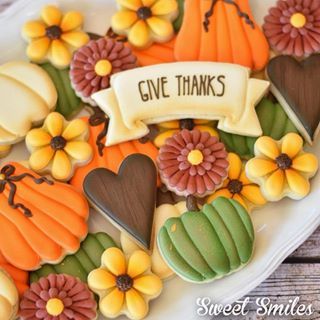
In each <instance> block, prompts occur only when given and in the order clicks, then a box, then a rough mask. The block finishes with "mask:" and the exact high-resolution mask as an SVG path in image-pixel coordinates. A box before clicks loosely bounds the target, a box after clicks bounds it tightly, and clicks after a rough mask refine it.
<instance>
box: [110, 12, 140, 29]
mask: <svg viewBox="0 0 320 320" xmlns="http://www.w3.org/2000/svg"><path fill="white" fill-rule="evenodd" d="M137 20H138V16H137V14H136V12H134V11H129V10H124V11H118V12H117V13H116V14H114V15H113V16H112V19H111V25H112V28H114V29H115V30H118V31H122V30H126V29H128V28H130V27H131V26H132V25H133V24H134V23H135V22H136V21H137Z"/></svg>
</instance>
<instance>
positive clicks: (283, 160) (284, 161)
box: [276, 153, 292, 170]
mask: <svg viewBox="0 0 320 320" xmlns="http://www.w3.org/2000/svg"><path fill="white" fill-rule="evenodd" d="M276 163H277V166H278V168H279V169H281V170H287V169H289V168H290V167H291V165H292V160H291V159H290V157H289V156H288V155H287V154H285V153H281V154H280V156H279V157H277V158H276Z"/></svg>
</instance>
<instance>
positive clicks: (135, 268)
mask: <svg viewBox="0 0 320 320" xmlns="http://www.w3.org/2000/svg"><path fill="white" fill-rule="evenodd" d="M150 268H151V259H150V256H149V255H147V254H146V253H145V252H144V251H142V250H139V251H135V252H134V253H133V254H132V255H131V257H130V258H129V261H128V270H127V273H128V275H129V276H130V277H131V278H135V277H137V276H139V275H141V274H143V273H144V272H146V271H147V270H148V269H150Z"/></svg>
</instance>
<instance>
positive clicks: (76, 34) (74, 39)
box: [61, 31, 90, 48]
mask: <svg viewBox="0 0 320 320" xmlns="http://www.w3.org/2000/svg"><path fill="white" fill-rule="evenodd" d="M61 39H62V40H63V41H65V42H66V43H68V44H69V45H70V46H72V47H75V48H80V47H82V46H84V45H85V44H86V43H87V42H88V41H89V40H90V38H89V36H88V35H87V34H86V33H85V32H83V31H71V32H67V33H64V34H62V35H61Z"/></svg>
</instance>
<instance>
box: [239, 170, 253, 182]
mask: <svg viewBox="0 0 320 320" xmlns="http://www.w3.org/2000/svg"><path fill="white" fill-rule="evenodd" d="M239 181H241V182H242V184H243V185H247V184H250V183H252V181H251V180H250V179H249V178H248V177H247V175H246V171H245V170H242V172H241V174H240V177H239Z"/></svg>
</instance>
